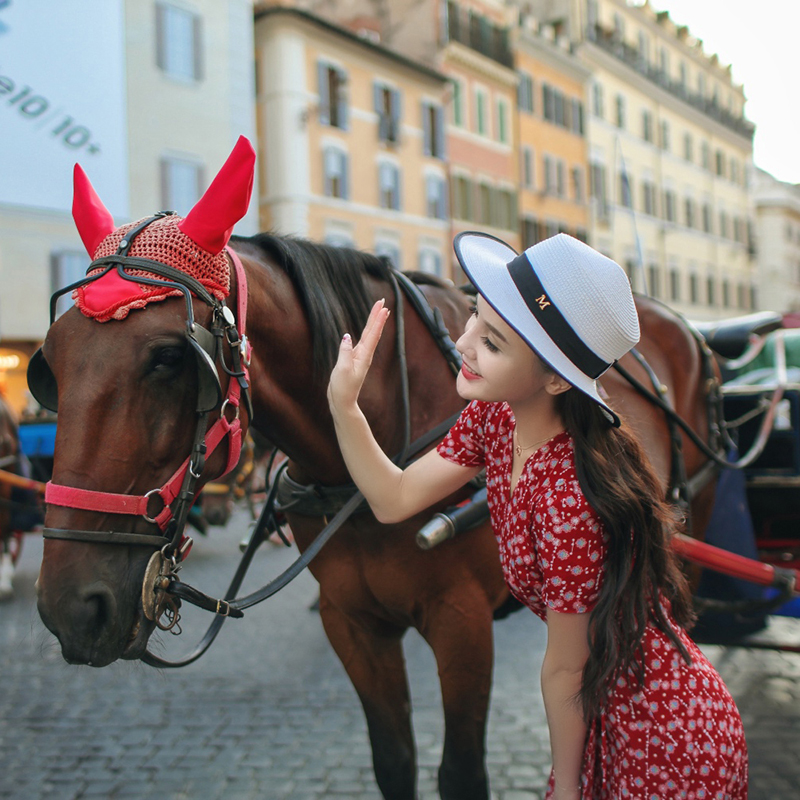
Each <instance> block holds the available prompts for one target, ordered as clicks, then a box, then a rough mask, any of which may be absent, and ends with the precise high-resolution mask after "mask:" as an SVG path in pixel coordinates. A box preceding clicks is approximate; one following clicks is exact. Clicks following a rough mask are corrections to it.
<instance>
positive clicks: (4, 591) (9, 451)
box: [0, 395, 19, 600]
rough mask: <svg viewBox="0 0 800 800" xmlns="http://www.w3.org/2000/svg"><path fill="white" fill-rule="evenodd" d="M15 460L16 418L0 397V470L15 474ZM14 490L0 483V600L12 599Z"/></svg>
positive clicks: (15, 548)
mask: <svg viewBox="0 0 800 800" xmlns="http://www.w3.org/2000/svg"><path fill="white" fill-rule="evenodd" d="M18 457H19V436H18V433H17V420H16V415H15V414H14V412H13V411H12V410H11V407H10V406H9V405H8V403H7V401H6V400H5V398H4V397H3V396H2V395H0V470H3V471H5V472H16V470H17V459H18ZM13 492H14V487H13V485H12V484H11V483H9V482H8V481H3V480H0V600H10V599H11V598H12V597H13V596H14V587H13V580H14V563H15V562H16V560H17V553H18V551H19V538H18V537H16V536H15V531H14V525H13V503H14V497H13Z"/></svg>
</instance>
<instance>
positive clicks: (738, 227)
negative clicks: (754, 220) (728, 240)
mask: <svg viewBox="0 0 800 800" xmlns="http://www.w3.org/2000/svg"><path fill="white" fill-rule="evenodd" d="M733 238H734V241H737V242H741V241H743V240H744V236H743V235H742V220H741V219H739V217H734V218H733Z"/></svg>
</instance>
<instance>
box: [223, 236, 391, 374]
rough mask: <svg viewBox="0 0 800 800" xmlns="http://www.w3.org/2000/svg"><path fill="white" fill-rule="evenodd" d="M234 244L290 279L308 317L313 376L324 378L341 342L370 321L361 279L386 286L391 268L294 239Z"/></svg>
mask: <svg viewBox="0 0 800 800" xmlns="http://www.w3.org/2000/svg"><path fill="white" fill-rule="evenodd" d="M237 240H238V241H241V242H247V243H249V244H251V245H252V246H255V247H257V248H258V249H260V250H261V251H262V252H263V253H265V255H267V256H269V257H270V258H271V260H273V261H274V262H275V263H276V264H277V265H278V266H280V267H281V269H283V270H284V271H285V272H286V274H287V275H288V276H289V278H290V279H291V281H292V283H293V284H294V286H295V288H296V290H297V293H298V295H299V296H300V302H301V303H302V304H303V307H304V309H305V312H306V314H307V315H308V322H309V327H310V330H311V341H312V345H313V348H314V371H315V373H316V374H317V375H319V376H321V377H323V376H324V377H326V378H327V376H328V374H329V373H330V371H331V370H332V369H333V365H334V364H335V363H336V357H337V354H338V352H339V342H340V340H341V338H342V336H343V335H344V334H345V333H352V334H353V335H354V336H358V335H359V334H360V333H361V330H362V328H363V327H364V324H365V323H366V321H367V317H368V316H369V311H370V308H371V307H372V297H371V295H370V294H369V292H368V290H367V286H366V283H365V281H364V278H365V276H366V275H370V276H372V277H375V278H379V279H381V280H388V276H389V272H390V270H391V266H390V264H389V263H388V261H387V260H386V259H385V258H381V257H379V256H376V255H373V254H371V253H366V252H363V251H361V250H354V249H352V248H350V247H334V246H332V245H327V244H319V243H317V242H311V241H309V240H308V239H302V238H300V237H295V236H278V235H275V234H271V233H259V234H256V235H255V236H251V237H239V236H234V237H233V238H232V241H234V242H235V241H237Z"/></svg>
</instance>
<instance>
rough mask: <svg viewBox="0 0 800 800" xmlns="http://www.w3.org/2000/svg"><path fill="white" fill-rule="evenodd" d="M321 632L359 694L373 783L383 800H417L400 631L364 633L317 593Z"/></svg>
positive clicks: (379, 629) (383, 627) (381, 629)
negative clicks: (364, 718) (375, 784)
mask: <svg viewBox="0 0 800 800" xmlns="http://www.w3.org/2000/svg"><path fill="white" fill-rule="evenodd" d="M319 610H320V616H321V618H322V624H323V625H324V627H325V633H326V634H327V636H328V639H329V641H330V643H331V645H332V646H333V649H334V650H335V651H336V655H337V656H338V657H339V659H340V660H341V662H342V664H343V665H344V668H345V670H346V671H347V675H348V676H349V678H350V680H351V682H352V684H353V687H354V688H355V690H356V692H357V693H358V696H359V699H360V700H361V705H362V706H363V708H364V714H365V716H366V718H367V729H368V731H369V739H370V745H371V746H372V764H373V768H374V770H375V779H376V781H377V783H378V787H379V788H380V790H381V793H382V794H383V796H384V797H385V798H386V800H414V798H416V783H417V762H416V751H415V747H414V734H413V731H412V729H411V702H410V696H409V690H408V677H407V675H406V668H405V659H404V657H403V650H402V645H401V639H402V635H403V630H402V629H400V628H396V627H394V626H388V625H384V624H382V623H376V629H375V630H373V631H367V630H366V629H365V628H363V627H361V626H360V625H356V624H355V623H354V622H353V621H352V620H350V619H349V618H348V617H347V616H346V615H345V614H344V613H343V612H342V611H340V610H339V609H337V608H336V607H335V606H334V605H333V604H332V603H330V601H328V600H326V598H325V593H324V591H323V592H322V593H321V594H320V606H319Z"/></svg>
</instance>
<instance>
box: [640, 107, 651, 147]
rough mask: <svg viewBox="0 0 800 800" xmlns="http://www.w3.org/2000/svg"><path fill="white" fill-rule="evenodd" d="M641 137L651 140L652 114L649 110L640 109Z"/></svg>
mask: <svg viewBox="0 0 800 800" xmlns="http://www.w3.org/2000/svg"><path fill="white" fill-rule="evenodd" d="M642 139H644V140H645V141H646V142H652V141H653V115H652V114H651V113H650V112H649V111H642Z"/></svg>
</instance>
